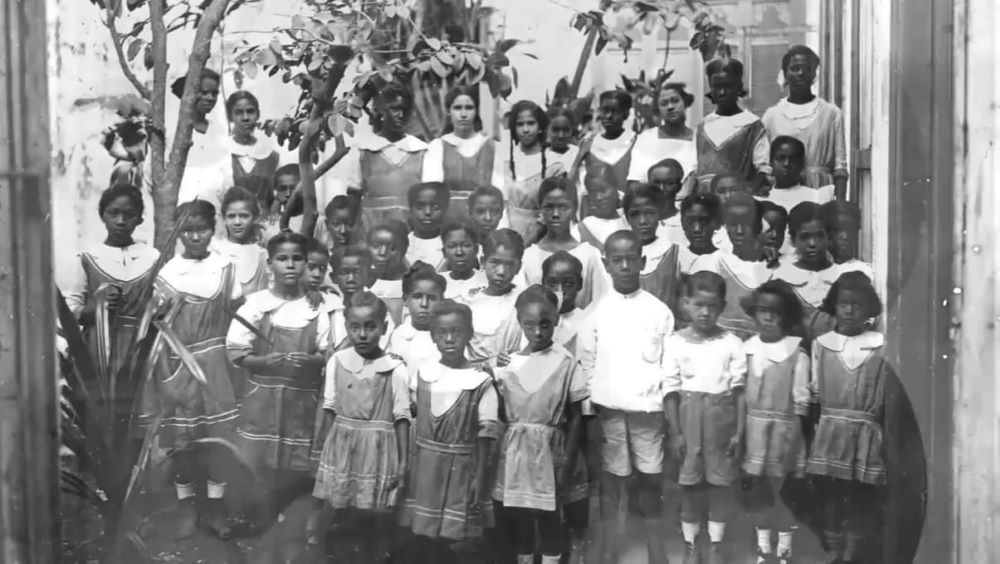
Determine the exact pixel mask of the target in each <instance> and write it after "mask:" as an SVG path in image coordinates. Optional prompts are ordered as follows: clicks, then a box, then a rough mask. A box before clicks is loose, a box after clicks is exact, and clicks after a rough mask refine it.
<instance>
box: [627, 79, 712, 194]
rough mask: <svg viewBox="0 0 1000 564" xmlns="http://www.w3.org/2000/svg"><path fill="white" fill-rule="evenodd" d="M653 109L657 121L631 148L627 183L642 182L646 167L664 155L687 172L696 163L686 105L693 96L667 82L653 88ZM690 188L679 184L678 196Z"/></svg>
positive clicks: (694, 166) (688, 174)
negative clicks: (654, 95)
mask: <svg viewBox="0 0 1000 564" xmlns="http://www.w3.org/2000/svg"><path fill="white" fill-rule="evenodd" d="M655 99H656V113H657V115H658V116H659V118H660V125H659V126H657V127H654V128H652V129H647V130H646V131H643V132H642V133H640V134H639V136H638V137H637V138H636V140H635V146H634V147H633V148H632V162H631V163H630V165H629V169H628V184H629V186H635V185H637V184H644V183H646V182H647V181H648V180H649V179H648V178H647V175H648V172H649V169H650V168H651V167H652V166H653V165H655V164H656V163H658V162H660V161H662V160H663V159H674V160H675V161H677V162H678V163H680V165H681V167H682V168H683V169H684V176H686V177H687V176H690V175H691V174H692V173H693V172H694V170H695V168H697V165H698V150H697V148H696V147H695V143H694V130H692V129H691V128H690V127H688V126H687V109H688V108H689V107H690V106H691V104H693V103H694V96H692V95H691V94H690V93H688V92H687V90H686V89H685V86H684V84H683V83H680V82H668V83H666V84H663V85H661V86H660V87H659V88H658V89H657V90H656V98H655ZM689 191H690V190H689V189H687V188H682V189H681V191H680V193H678V194H677V199H678V200H680V199H682V198H683V197H684V196H686V195H687V193H688V192H689Z"/></svg>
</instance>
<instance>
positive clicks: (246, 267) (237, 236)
mask: <svg viewBox="0 0 1000 564" xmlns="http://www.w3.org/2000/svg"><path fill="white" fill-rule="evenodd" d="M258 219H260V207H259V203H258V202H257V199H256V198H255V197H254V196H253V194H251V193H250V192H249V191H248V190H245V189H243V188H240V187H239V186H233V187H232V188H230V189H229V190H227V191H226V195H225V196H224V197H223V198H222V220H223V225H225V228H226V236H225V238H224V239H216V240H214V241H212V250H214V251H216V252H217V253H219V254H220V255H222V256H223V257H225V258H226V259H227V260H228V261H229V262H231V263H233V265H234V266H235V267H236V280H237V281H238V282H239V283H240V286H241V287H242V289H243V295H244V296H249V295H250V294H253V293H254V292H257V291H259V290H263V289H264V288H267V284H268V276H269V275H270V270H269V269H268V267H267V251H266V250H265V249H264V248H263V247H262V246H261V244H260V241H259V238H260V231H261V229H260V225H259V224H258V223H257V220H258Z"/></svg>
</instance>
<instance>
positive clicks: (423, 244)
mask: <svg viewBox="0 0 1000 564" xmlns="http://www.w3.org/2000/svg"><path fill="white" fill-rule="evenodd" d="M409 239H410V245H409V247H407V249H406V262H408V263H409V264H410V266H413V265H414V264H415V263H416V262H417V261H418V260H419V261H421V262H423V263H425V264H427V265H429V266H432V267H434V269H435V270H437V268H438V267H439V266H441V263H443V262H444V253H443V252H442V250H441V249H442V248H443V247H444V244H443V243H442V242H441V237H431V238H430V239H421V238H420V237H417V235H416V234H415V233H410V235H409Z"/></svg>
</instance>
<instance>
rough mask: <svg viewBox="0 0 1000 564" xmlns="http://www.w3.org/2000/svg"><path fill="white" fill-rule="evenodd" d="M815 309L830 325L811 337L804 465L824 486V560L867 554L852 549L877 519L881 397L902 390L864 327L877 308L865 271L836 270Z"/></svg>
mask: <svg viewBox="0 0 1000 564" xmlns="http://www.w3.org/2000/svg"><path fill="white" fill-rule="evenodd" d="M820 309H821V310H822V311H824V312H825V313H826V314H828V315H830V316H831V317H833V318H834V319H836V326H835V329H834V330H833V331H830V332H828V333H824V334H821V335H819V336H818V337H817V338H816V340H815V341H814V342H813V344H812V379H813V382H812V386H813V390H814V393H815V395H816V398H817V401H818V403H819V405H820V410H821V411H820V416H819V423H818V424H817V426H816V432H815V436H814V437H813V440H812V446H811V450H810V453H809V459H808V461H807V462H806V472H807V473H809V474H810V475H812V476H814V477H816V478H817V481H818V482H819V484H818V485H819V486H820V487H821V488H822V490H823V491H824V502H825V513H826V514H825V516H824V517H825V519H824V521H825V528H826V531H825V533H824V536H825V541H826V546H827V555H828V561H830V562H859V561H868V560H867V558H865V559H863V560H862V559H861V555H860V554H859V552H860V550H861V548H862V547H861V545H862V543H863V542H864V540H865V539H866V537H868V536H869V535H870V533H868V531H870V530H871V529H872V527H873V526H874V525H875V523H877V516H878V512H879V511H880V508H879V504H880V501H881V497H882V494H883V492H884V489H885V486H886V483H887V479H886V476H887V474H888V473H887V471H886V461H887V460H888V458H887V456H886V452H885V449H886V446H887V445H888V443H885V442H883V436H884V435H885V426H886V421H887V416H886V413H887V410H886V404H887V398H891V397H893V394H901V393H902V390H901V389H900V384H899V382H898V381H897V380H896V377H895V375H894V374H893V373H892V371H891V369H890V367H889V365H888V363H887V361H886V350H885V337H884V336H883V335H882V334H881V333H877V332H875V331H869V330H867V329H866V328H865V323H866V322H867V320H868V319H870V318H872V317H878V316H879V315H880V314H881V313H882V303H881V302H880V301H879V298H878V295H876V293H875V288H874V287H873V286H872V283H871V280H870V279H868V277H867V276H865V275H864V274H861V273H860V272H848V273H846V274H843V275H841V276H840V278H838V279H837V281H836V282H835V283H834V284H833V285H832V287H831V288H830V291H829V292H828V293H827V296H826V298H825V299H824V300H823V303H822V305H821V306H820ZM897 399H899V398H897ZM842 527H843V528H842ZM845 530H846V542H845V538H844V532H845Z"/></svg>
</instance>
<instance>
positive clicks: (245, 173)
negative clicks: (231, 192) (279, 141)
mask: <svg viewBox="0 0 1000 564" xmlns="http://www.w3.org/2000/svg"><path fill="white" fill-rule="evenodd" d="M226 116H227V117H228V118H229V122H230V123H231V124H232V134H231V135H230V136H229V137H228V138H227V139H226V149H227V150H228V151H229V154H230V159H231V163H230V164H229V166H227V167H226V171H227V172H228V173H229V174H227V175H226V176H227V180H229V182H228V183H227V184H225V186H239V187H241V188H244V189H246V190H247V191H248V192H250V193H251V194H253V195H254V197H255V198H257V202H258V205H259V209H261V210H270V209H271V204H272V202H273V201H274V173H275V172H276V171H277V170H278V152H277V151H276V150H275V148H274V144H273V143H272V142H271V140H270V138H268V137H267V136H264V135H256V132H257V126H258V123H259V122H260V102H259V101H257V97H256V96H254V95H253V94H251V93H249V92H247V91H246V90H240V91H237V92H233V93H232V94H230V95H229V98H227V99H226Z"/></svg>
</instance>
